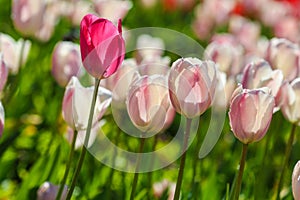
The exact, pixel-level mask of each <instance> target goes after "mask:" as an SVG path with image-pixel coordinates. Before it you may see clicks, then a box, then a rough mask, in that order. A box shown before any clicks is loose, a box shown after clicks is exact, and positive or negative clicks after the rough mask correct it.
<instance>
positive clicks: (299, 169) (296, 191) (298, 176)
mask: <svg viewBox="0 0 300 200" xmlns="http://www.w3.org/2000/svg"><path fill="white" fill-rule="evenodd" d="M292 190H293V196H294V199H295V200H300V161H298V162H297V163H296V165H295V167H294V170H293V175H292Z"/></svg>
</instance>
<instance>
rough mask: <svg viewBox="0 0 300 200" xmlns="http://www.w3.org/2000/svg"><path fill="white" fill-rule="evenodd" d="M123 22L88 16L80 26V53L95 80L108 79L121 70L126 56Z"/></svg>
mask: <svg viewBox="0 0 300 200" xmlns="http://www.w3.org/2000/svg"><path fill="white" fill-rule="evenodd" d="M121 34H122V29H121V21H119V23H118V27H116V26H115V25H114V24H113V23H112V22H111V21H109V20H106V19H103V18H99V17H97V16H95V15H92V14H88V15H86V16H84V18H83V19H82V21H81V24H80V51H81V58H82V62H83V66H84V67H85V69H86V70H87V72H88V73H89V74H91V75H92V76H93V77H95V78H107V77H109V76H110V75H112V74H113V73H115V72H116V70H117V69H118V68H119V66H120V65H121V64H122V61H123V60H124V56H125V42H124V39H123V38H122V35H121Z"/></svg>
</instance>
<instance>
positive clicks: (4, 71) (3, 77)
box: [0, 53, 8, 91]
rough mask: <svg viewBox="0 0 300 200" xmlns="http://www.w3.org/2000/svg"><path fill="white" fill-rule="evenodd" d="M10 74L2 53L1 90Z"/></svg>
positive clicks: (0, 66)
mask: <svg viewBox="0 0 300 200" xmlns="http://www.w3.org/2000/svg"><path fill="white" fill-rule="evenodd" d="M7 76H8V68H7V66H6V63H5V62H4V60H3V56H2V54H1V53H0V91H2V90H3V88H4V86H5V84H6V81H7Z"/></svg>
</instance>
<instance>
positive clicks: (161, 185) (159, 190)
mask: <svg viewBox="0 0 300 200" xmlns="http://www.w3.org/2000/svg"><path fill="white" fill-rule="evenodd" d="M168 186H169V181H168V180H167V179H164V180H162V181H160V182H156V183H153V185H152V190H153V195H154V197H155V198H161V197H162V195H163V194H164V192H165V191H166V190H167V189H168Z"/></svg>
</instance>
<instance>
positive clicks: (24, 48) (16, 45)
mask: <svg viewBox="0 0 300 200" xmlns="http://www.w3.org/2000/svg"><path fill="white" fill-rule="evenodd" d="M30 46H31V42H30V41H28V40H25V41H24V40H23V39H19V40H18V41H17V42H16V41H15V40H14V39H13V38H12V37H11V36H9V35H6V34H3V33H0V52H2V54H3V59H4V61H5V63H6V65H7V67H8V68H9V71H10V72H11V73H12V74H16V73H18V71H19V68H20V66H21V65H23V64H24V63H25V61H26V60H27V57H28V54H29V50H30Z"/></svg>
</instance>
